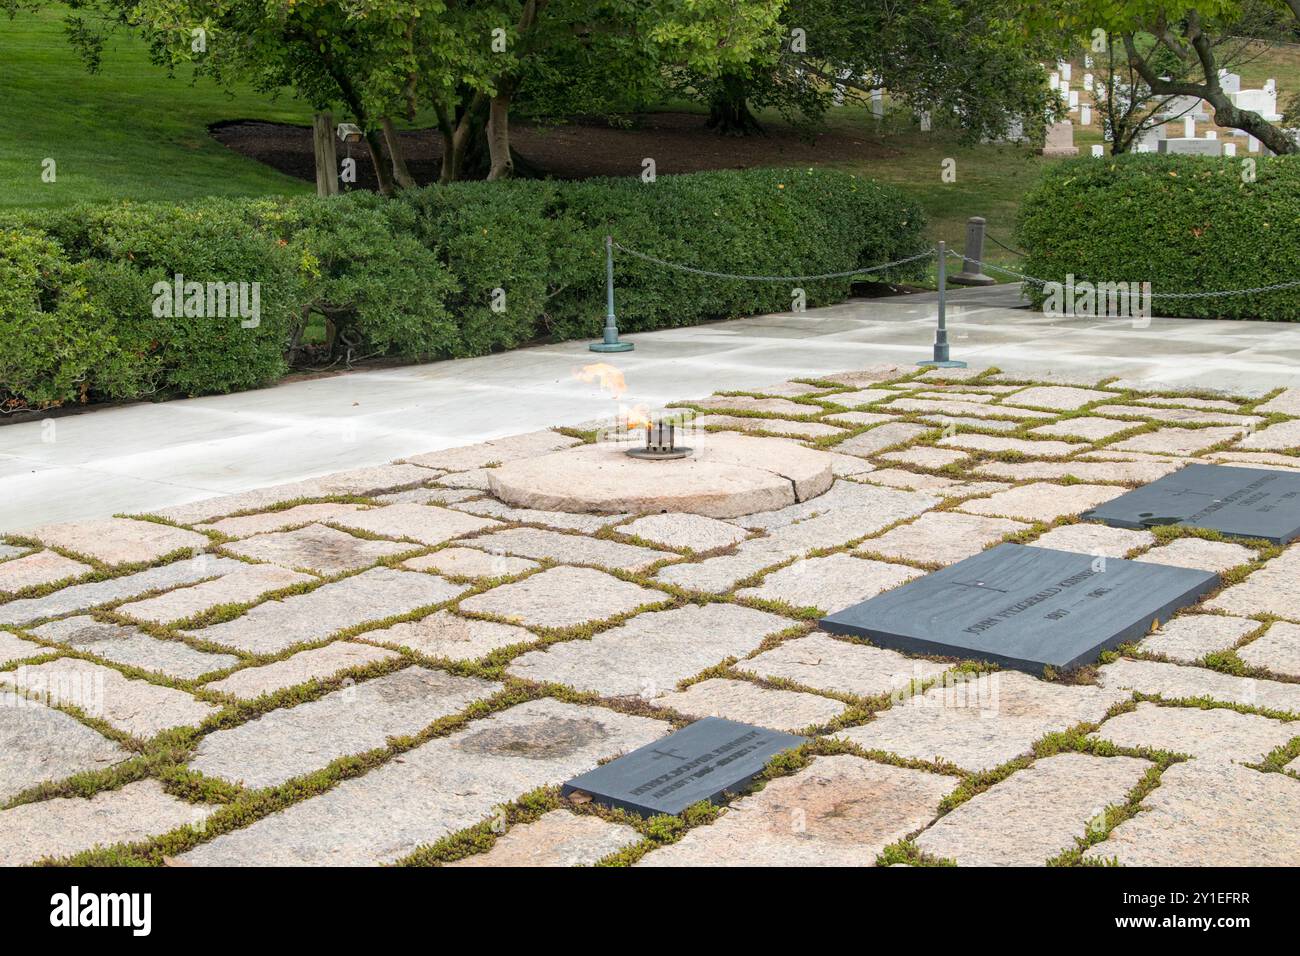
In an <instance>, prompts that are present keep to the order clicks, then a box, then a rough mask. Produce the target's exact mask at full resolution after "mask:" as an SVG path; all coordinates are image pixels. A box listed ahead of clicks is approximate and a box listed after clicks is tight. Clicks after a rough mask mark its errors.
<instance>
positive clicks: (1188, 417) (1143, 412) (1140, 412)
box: [1097, 405, 1263, 427]
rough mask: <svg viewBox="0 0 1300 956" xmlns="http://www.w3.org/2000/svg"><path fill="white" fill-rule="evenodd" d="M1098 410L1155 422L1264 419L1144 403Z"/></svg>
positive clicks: (1227, 422) (1221, 422) (1225, 422)
mask: <svg viewBox="0 0 1300 956" xmlns="http://www.w3.org/2000/svg"><path fill="white" fill-rule="evenodd" d="M1097 411H1099V412H1102V413H1104V414H1106V415H1124V416H1132V417H1136V418H1145V419H1147V420H1149V421H1154V422H1180V423H1183V424H1202V425H1241V426H1243V427H1245V426H1247V425H1257V424H1259V423H1260V422H1262V421H1263V419H1262V418H1260V417H1259V416H1258V415H1233V414H1225V413H1223V412H1215V411H1207V410H1205V409H1197V408H1147V407H1145V406H1142V405H1103V406H1102V407H1101V408H1099V409H1097Z"/></svg>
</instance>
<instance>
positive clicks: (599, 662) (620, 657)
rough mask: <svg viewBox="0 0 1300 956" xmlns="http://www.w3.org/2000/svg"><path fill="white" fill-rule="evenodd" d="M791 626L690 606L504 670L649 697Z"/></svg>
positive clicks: (536, 654)
mask: <svg viewBox="0 0 1300 956" xmlns="http://www.w3.org/2000/svg"><path fill="white" fill-rule="evenodd" d="M792 623H793V622H792V621H790V620H788V619H787V618H784V617H778V616H777V615H775V614H768V613H767V612H765V611H756V610H754V609H752V608H747V607H741V606H739V605H735V604H708V605H703V606H701V605H697V604H689V605H687V606H685V607H680V608H673V609H671V610H667V611H652V612H648V613H645V614H638V615H637V616H636V617H634V618H632V619H631V620H629V621H627V622H625V623H623V624H620V625H619V626H617V627H614V628H611V629H609V630H607V631H601V632H600V633H599V634H596V635H595V636H594V637H592V638H591V639H590V640H573V641H564V642H562V643H559V644H552V645H550V647H548V648H545V649H543V650H537V651H529V652H528V653H527V654H523V655H521V656H519V657H516V658H515V659H514V660H513V661H511V662H510V664H509V665H508V666H507V668H506V672H507V673H509V674H510V675H512V676H514V677H521V678H524V679H526V680H533V681H539V682H544V683H545V682H554V683H558V684H567V685H568V686H570V687H574V688H576V689H578V690H586V691H592V692H595V693H598V694H601V695H604V696H608V697H632V696H638V697H641V698H643V699H646V700H649V699H652V698H655V697H658V696H660V695H661V694H666V693H668V692H669V691H671V690H672V689H673V688H674V687H676V686H677V684H678V683H679V682H680V681H683V680H685V679H686V678H688V677H693V676H695V675H696V674H698V673H699V672H700V671H702V670H705V669H706V668H709V667H714V666H716V665H718V664H721V663H722V662H723V661H724V660H727V659H728V658H738V657H744V656H745V655H746V654H749V653H751V652H753V651H755V650H757V649H758V647H759V645H761V644H762V643H763V641H764V640H765V639H767V638H769V637H772V636H774V635H776V634H779V633H781V632H782V631H785V630H787V629H788V628H790V626H791V625H792Z"/></svg>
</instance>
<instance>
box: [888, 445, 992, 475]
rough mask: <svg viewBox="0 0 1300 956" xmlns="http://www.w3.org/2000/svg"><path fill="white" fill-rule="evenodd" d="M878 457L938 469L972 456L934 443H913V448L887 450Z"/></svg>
mask: <svg viewBox="0 0 1300 956" xmlns="http://www.w3.org/2000/svg"><path fill="white" fill-rule="evenodd" d="M878 457H879V458H880V459H881V460H882V461H892V462H898V463H899V464H901V465H915V466H916V467H918V468H933V469H935V470H938V469H940V468H946V467H947V466H949V465H956V464H958V463H959V462H963V461H966V460H968V459H969V458H970V455H967V454H966V453H965V452H961V451H953V450H952V449H949V448H935V447H934V446H933V445H913V446H912V447H911V448H905V449H903V450H902V451H887V452H885V453H884V454H882V455H879V456H878Z"/></svg>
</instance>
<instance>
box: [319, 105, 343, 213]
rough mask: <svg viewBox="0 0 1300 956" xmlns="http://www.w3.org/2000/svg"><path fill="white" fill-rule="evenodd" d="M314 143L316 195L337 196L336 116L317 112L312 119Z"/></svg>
mask: <svg viewBox="0 0 1300 956" xmlns="http://www.w3.org/2000/svg"><path fill="white" fill-rule="evenodd" d="M312 145H313V147H314V148H315V153H316V195H317V196H337V195H338V192H339V160H338V153H336V152H335V150H334V117H333V116H331V115H330V114H329V113H317V114H316V116H315V117H314V118H313V120H312Z"/></svg>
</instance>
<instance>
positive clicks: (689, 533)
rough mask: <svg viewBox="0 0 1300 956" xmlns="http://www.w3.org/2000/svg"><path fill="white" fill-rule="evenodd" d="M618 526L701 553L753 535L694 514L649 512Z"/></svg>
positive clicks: (666, 544) (623, 531) (646, 538)
mask: <svg viewBox="0 0 1300 956" xmlns="http://www.w3.org/2000/svg"><path fill="white" fill-rule="evenodd" d="M615 530H616V531H618V532H619V533H620V534H628V535H632V536H633V537H636V538H640V539H642V540H643V541H649V542H650V543H651V544H657V545H660V546H661V547H665V548H688V549H690V550H691V551H695V552H697V553H702V552H705V551H716V550H718V549H719V548H729V547H731V546H732V545H734V544H739V543H740V542H741V541H744V540H745V539H746V538H747V537H749V532H747V531H746V530H745V529H744V528H738V527H736V526H735V525H734V524H731V523H729V522H726V521H719V520H718V519H717V518H708V517H705V516H704V515H693V514H660V515H646V516H645V517H644V518H637V519H636V520H635V521H632V522H629V523H628V524H624V525H619V526H618V527H617V528H616V529H615Z"/></svg>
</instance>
